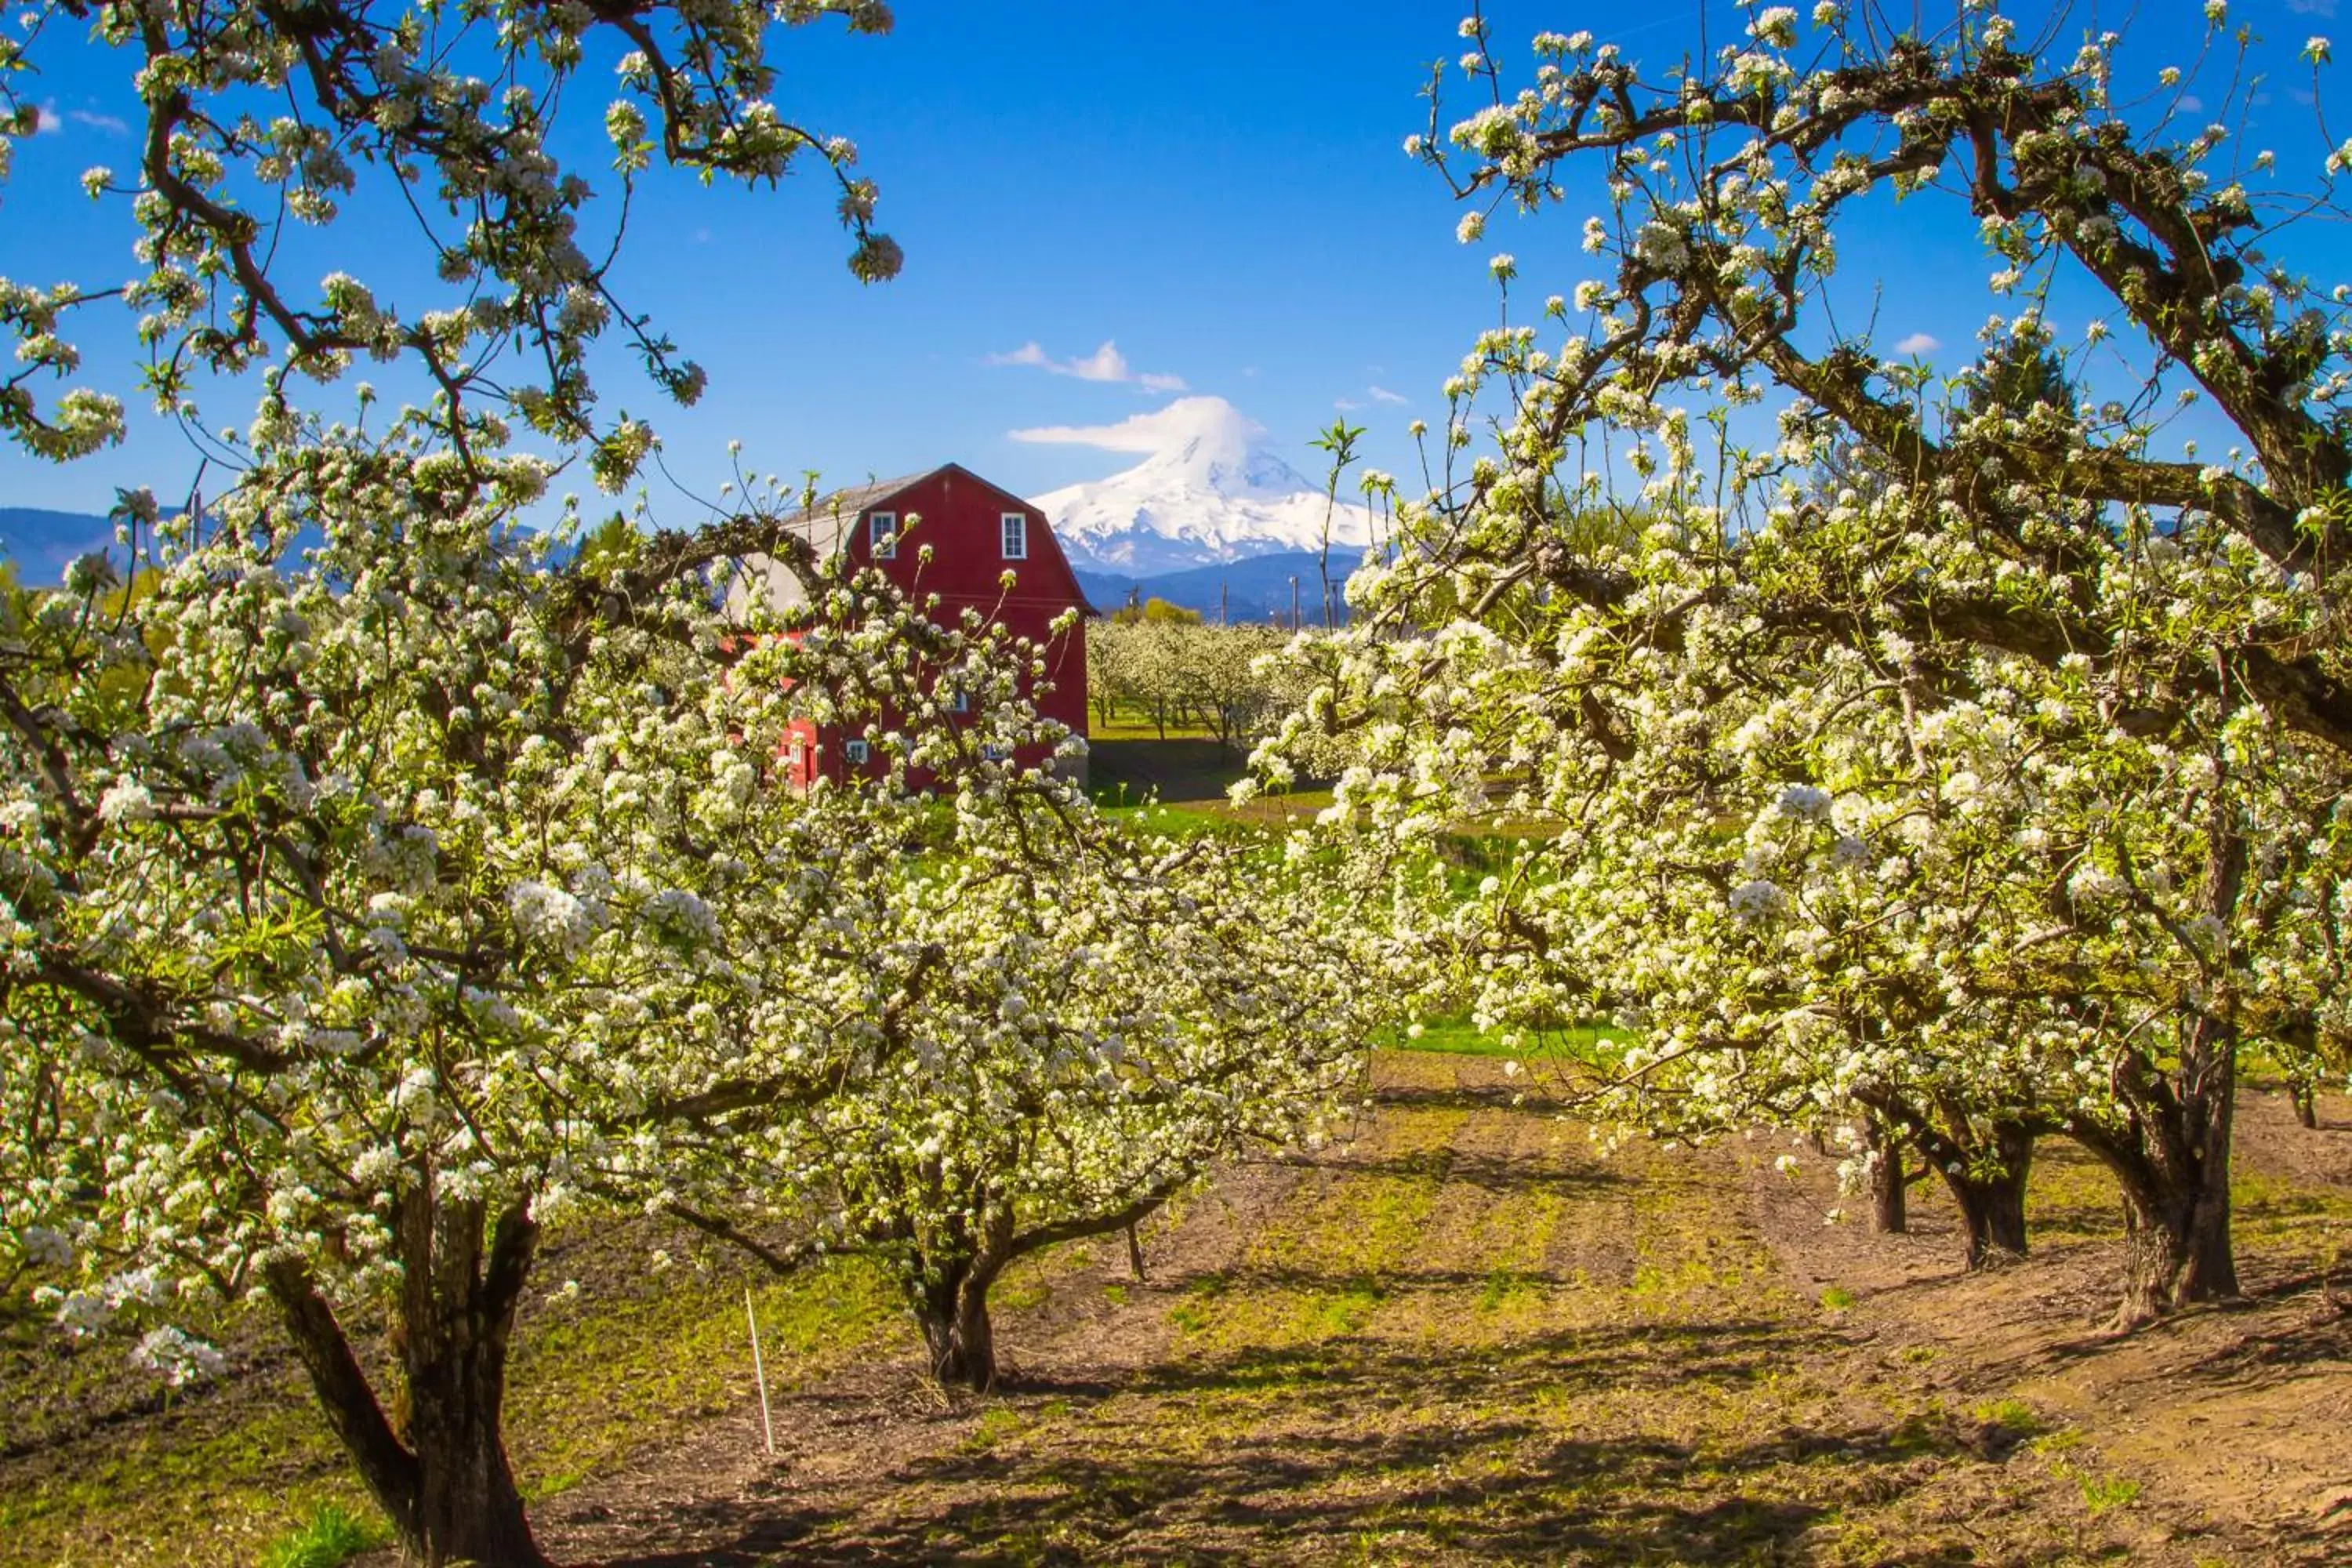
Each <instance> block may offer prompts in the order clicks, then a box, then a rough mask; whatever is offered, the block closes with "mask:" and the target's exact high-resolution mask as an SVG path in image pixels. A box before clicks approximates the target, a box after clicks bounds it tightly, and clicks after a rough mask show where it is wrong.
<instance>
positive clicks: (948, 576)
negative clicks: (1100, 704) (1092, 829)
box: [748, 463, 1091, 789]
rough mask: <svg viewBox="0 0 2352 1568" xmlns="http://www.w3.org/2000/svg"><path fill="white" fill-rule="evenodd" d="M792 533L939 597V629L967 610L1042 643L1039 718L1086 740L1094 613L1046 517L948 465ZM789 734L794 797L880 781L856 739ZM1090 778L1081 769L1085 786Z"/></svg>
mask: <svg viewBox="0 0 2352 1568" xmlns="http://www.w3.org/2000/svg"><path fill="white" fill-rule="evenodd" d="M910 520H918V521H911V522H910ZM785 526H786V527H787V528H790V529H792V530H793V531H795V532H797V533H799V534H801V535H802V536H803V538H805V539H807V540H808V541H809V542H810V543H812V544H814V546H816V550H817V553H818V554H819V555H820V556H831V555H834V554H836V553H840V552H846V553H847V554H848V556H849V558H850V559H851V560H852V561H854V562H855V563H857V564H858V565H860V566H866V565H872V566H876V567H878V568H880V569H881V571H882V572H883V574H885V575H886V576H887V577H888V578H889V579H890V581H891V582H892V583H894V584H897V585H898V588H899V589H900V591H902V592H904V593H905V594H907V595H908V596H909V597H915V598H920V597H923V596H928V595H934V594H936V595H939V600H940V603H939V607H938V608H937V610H935V611H934V612H932V614H933V618H934V619H936V620H938V621H939V622H940V624H941V625H946V626H951V625H953V624H954V623H955V622H956V621H957V620H959V619H960V618H961V615H962V612H963V611H964V609H965V608H966V607H970V608H972V609H976V610H978V611H979V612H980V613H981V615H982V616H984V617H986V618H988V619H990V620H992V621H994V622H995V623H997V624H998V625H1000V626H1003V627H1004V628H1005V629H1006V630H1008V631H1010V632H1012V633H1013V635H1014V636H1016V637H1028V638H1030V639H1032V640H1033V641H1035V642H1037V643H1040V644H1043V645H1045V650H1046V651H1045V664H1046V680H1047V686H1046V688H1045V689H1042V690H1039V691H1036V692H1034V693H1032V697H1033V700H1034V701H1035V702H1036V705H1037V710H1038V712H1039V713H1040V714H1042V715H1044V716H1045V718H1048V719H1053V720H1057V721H1060V722H1061V723H1063V724H1066V725H1067V726H1068V727H1069V728H1070V730H1071V731H1073V732H1074V733H1076V734H1077V735H1079V736H1081V737H1083V736H1084V735H1085V734H1086V732H1087V630H1086V617H1087V615H1088V614H1089V613H1091V612H1090V610H1089V607H1088V605H1087V598H1086V594H1085V593H1084V591H1083V590H1081V589H1080V588H1079V586H1078V579H1077V575H1076V573H1074V572H1072V571H1071V570H1070V563H1069V559H1068V557H1066V556H1065V555H1064V554H1063V553H1062V547H1061V544H1060V543H1059V542H1057V541H1055V538H1054V532H1053V530H1052V529H1050V528H1048V527H1047V526H1046V524H1045V513H1044V512H1042V511H1039V510H1037V509H1036V508H1035V507H1034V506H1031V505H1030V504H1029V503H1028V502H1027V501H1024V500H1022V499H1021V498H1020V497H1019V496H1016V495H1014V494H1013V493H1012V492H1011V491H1009V490H1002V489H997V488H996V487H995V486H994V485H992V484H990V483H989V482H988V481H987V480H986V479H982V478H981V477H980V476H979V475H977V474H975V473H973V472H972V471H971V469H969V468H964V467H963V466H962V465H961V464H959V463H950V464H948V465H947V466H946V467H944V468H933V469H931V470H930V471H929V473H922V474H908V475H906V476H904V477H903V478H900V479H884V480H881V481H880V482H878V483H876V484H870V485H859V486H856V487H855V488H853V489H845V490H836V491H835V492H834V493H833V494H832V495H829V496H826V497H825V498H824V499H823V500H820V501H818V502H817V503H816V504H815V505H814V506H813V507H811V508H810V509H809V510H807V511H804V512H802V513H800V514H799V515H797V516H795V517H792V518H788V519H786V520H785ZM902 535H903V537H902ZM926 552H928V555H929V559H924V556H925V554H926ZM748 564H750V565H751V567H752V568H753V570H754V571H755V572H756V573H758V574H759V575H761V576H762V577H764V578H765V579H766V582H767V584H768V591H769V592H770V593H771V594H772V595H774V596H775V601H776V603H777V604H779V605H783V604H789V603H792V602H794V601H796V600H798V599H799V598H800V597H801V586H800V582H799V579H797V578H795V577H793V574H791V573H789V572H785V571H782V570H781V569H778V568H776V567H774V566H773V565H772V563H766V562H761V561H753V562H751V563H748ZM1007 572H1011V573H1013V574H1014V582H1013V587H1012V588H1011V589H1009V590H1008V589H1007V588H1005V586H1004V585H1003V577H1004V574H1005V573H1007ZM1073 609H1075V610H1076V611H1077V612H1078V615H1077V620H1076V624H1075V625H1074V626H1071V627H1070V629H1069V630H1068V631H1066V632H1064V633H1061V634H1059V635H1056V634H1055V632H1054V630H1053V623H1054V620H1055V617H1056V616H1060V615H1062V614H1063V613H1064V612H1065V611H1068V610H1073ZM793 728H794V739H793V742H792V744H791V747H790V749H789V751H788V752H787V753H786V758H785V767H786V775H785V776H786V777H787V778H788V779H790V781H791V782H792V784H793V786H794V787H795V788H800V789H805V788H807V787H808V786H809V785H810V784H813V783H814V782H815V781H816V780H817V779H818V778H819V777H824V778H831V779H841V778H845V777H849V776H853V775H856V774H860V773H871V774H879V773H881V772H882V771H883V770H882V764H881V762H880V759H878V758H875V757H871V756H869V755H867V754H866V742H865V740H864V739H863V738H861V737H859V736H856V735H852V734H847V733H843V732H840V731H836V730H835V728H833V727H831V726H827V727H824V728H822V729H820V728H819V727H818V726H817V725H815V724H813V723H810V722H808V721H801V722H799V723H798V724H796V725H795V726H794V727H793ZM1015 760H1016V761H1019V762H1022V763H1042V762H1043V761H1044V760H1045V755H1044V752H1043V749H1042V748H1040V749H1039V752H1038V754H1037V755H1035V756H1029V755H1023V756H1021V757H1019V758H1017V759H1015ZM1084 769H1085V763H1084V761H1083V760H1081V761H1080V762H1079V763H1078V772H1079V776H1080V777H1081V779H1083V777H1084Z"/></svg>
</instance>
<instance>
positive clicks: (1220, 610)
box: [1217, 582, 1233, 626]
mask: <svg viewBox="0 0 2352 1568" xmlns="http://www.w3.org/2000/svg"><path fill="white" fill-rule="evenodd" d="M1232 587H1233V584H1231V583H1226V582H1220V583H1219V584H1217V625H1219V626H1223V625H1224V624H1225V595H1226V593H1227V591H1228V590H1230V589H1231V588H1232Z"/></svg>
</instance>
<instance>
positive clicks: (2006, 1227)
mask: <svg viewBox="0 0 2352 1568" xmlns="http://www.w3.org/2000/svg"><path fill="white" fill-rule="evenodd" d="M1990 1142H1991V1143H1992V1150H1991V1158H1990V1159H1989V1160H1980V1161H1979V1162H1977V1163H1974V1164H1969V1163H1962V1164H1961V1166H1960V1168H1959V1169H1958V1170H1957V1171H1955V1170H1952V1169H1950V1168H1949V1167H1948V1166H1939V1167H1938V1169H1939V1170H1940V1172H1941V1173H1942V1175H1943V1178H1944V1185H1945V1186H1947V1187H1948V1188H1949V1189H1950V1190H1951V1194H1952V1201H1953V1202H1954V1203H1956V1204H1958V1205H1959V1209H1960V1222H1961V1224H1962V1225H1964V1226H1966V1227H1967V1229H1968V1237H1969V1242H1968V1258H1969V1268H1983V1267H1984V1266H1985V1265H1986V1264H1987V1263H1990V1262H1992V1261H1994V1260H1995V1259H1997V1258H2022V1257H2024V1256H2025V1183H2026V1178H2027V1177H2028V1176H2029V1175H2030V1174H2031V1173H2032V1169H2033V1132H2032V1129H2031V1128H2028V1127H2026V1126H2023V1125H2022V1124H2021V1123H2018V1122H2013V1121H1998V1122H1995V1123H1994V1124H1993V1126H1992V1129H1991V1132H1990Z"/></svg>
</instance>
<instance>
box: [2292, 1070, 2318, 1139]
mask: <svg viewBox="0 0 2352 1568" xmlns="http://www.w3.org/2000/svg"><path fill="white" fill-rule="evenodd" d="M2287 1095H2288V1097H2289V1098H2290V1099H2292V1100H2294V1119H2295V1121H2299V1122H2301V1123H2302V1124H2303V1125H2304V1126H2305V1127H2308V1128H2313V1129H2316V1128H2317V1127H2318V1126H2319V1090H2318V1088H2317V1086H2315V1085H2314V1084H2313V1083H2312V1081H2311V1080H2310V1079H2296V1080H2295V1081H2294V1082H2293V1083H2291V1084H2289V1085H2287Z"/></svg>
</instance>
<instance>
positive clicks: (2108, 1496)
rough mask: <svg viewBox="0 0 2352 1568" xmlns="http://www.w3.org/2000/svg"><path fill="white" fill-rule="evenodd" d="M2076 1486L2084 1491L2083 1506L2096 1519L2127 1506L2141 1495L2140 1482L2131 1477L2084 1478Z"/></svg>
mask: <svg viewBox="0 0 2352 1568" xmlns="http://www.w3.org/2000/svg"><path fill="white" fill-rule="evenodd" d="M2076 1484H2077V1485H2078V1486H2080V1487H2081V1488H2082V1489H2083V1506H2084V1507H2085V1508H2087V1509H2089V1510H2091V1516H2092V1517H2093V1518H2094V1519H2095V1518H2097V1517H2098V1516H2099V1515H2100V1514H2103V1513H2105V1512H2106V1511H2107V1510H2110V1509H2117V1508H2123V1507H2126V1506H2127V1505H2128V1504H2130V1503H2131V1502H2132V1501H2133V1500H2136V1499H2137V1497H2138V1496H2139V1494H2140V1484H2139V1482H2137V1481H2136V1480H2134V1479H2131V1478H2130V1477H2129V1476H2084V1477H2082V1478H2080V1479H2079V1480H2078V1481H2077V1482H2076Z"/></svg>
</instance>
